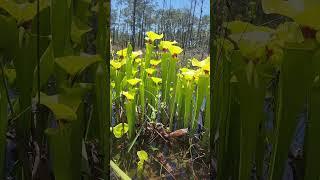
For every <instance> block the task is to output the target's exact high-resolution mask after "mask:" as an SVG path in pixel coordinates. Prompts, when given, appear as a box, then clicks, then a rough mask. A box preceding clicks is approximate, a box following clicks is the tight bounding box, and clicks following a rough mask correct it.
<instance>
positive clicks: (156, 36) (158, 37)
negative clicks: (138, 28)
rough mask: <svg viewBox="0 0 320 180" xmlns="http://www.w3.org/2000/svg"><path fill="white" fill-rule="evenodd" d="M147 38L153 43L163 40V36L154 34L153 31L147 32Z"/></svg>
mask: <svg viewBox="0 0 320 180" xmlns="http://www.w3.org/2000/svg"><path fill="white" fill-rule="evenodd" d="M147 36H148V37H146V40H147V41H149V40H150V41H151V42H154V41H155V40H157V39H162V38H163V34H157V33H155V32H153V31H148V32H147Z"/></svg>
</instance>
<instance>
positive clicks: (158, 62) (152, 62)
mask: <svg viewBox="0 0 320 180" xmlns="http://www.w3.org/2000/svg"><path fill="white" fill-rule="evenodd" d="M160 62H161V60H155V59H152V60H150V64H151V65H153V66H157V65H158V64H160Z"/></svg>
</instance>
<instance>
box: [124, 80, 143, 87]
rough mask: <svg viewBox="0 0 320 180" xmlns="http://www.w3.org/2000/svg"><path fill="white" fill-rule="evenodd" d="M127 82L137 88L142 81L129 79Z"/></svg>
mask: <svg viewBox="0 0 320 180" xmlns="http://www.w3.org/2000/svg"><path fill="white" fill-rule="evenodd" d="M127 82H128V83H129V84H131V85H132V86H135V85H137V84H138V83H139V82H141V79H139V78H134V79H128V80H127Z"/></svg>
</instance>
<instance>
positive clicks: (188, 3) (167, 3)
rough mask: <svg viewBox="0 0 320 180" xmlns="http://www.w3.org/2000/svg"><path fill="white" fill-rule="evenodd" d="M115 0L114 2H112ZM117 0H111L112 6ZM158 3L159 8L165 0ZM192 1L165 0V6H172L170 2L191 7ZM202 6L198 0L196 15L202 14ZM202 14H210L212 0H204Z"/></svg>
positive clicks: (156, 0) (173, 5) (178, 7)
mask: <svg viewBox="0 0 320 180" xmlns="http://www.w3.org/2000/svg"><path fill="white" fill-rule="evenodd" d="M112 1H113V2H112ZM116 1H117V0H111V8H115V4H116V3H114V2H116ZM154 1H155V2H156V3H157V4H158V5H159V9H160V8H162V3H163V0H154ZM191 1H192V0H165V8H166V9H169V8H170V3H171V7H172V8H174V9H180V8H187V9H190V6H191ZM200 6H201V0H197V7H196V10H195V13H196V16H199V15H200V8H201V7H200ZM202 11H203V12H202V15H208V16H209V15H210V0H203V9H202Z"/></svg>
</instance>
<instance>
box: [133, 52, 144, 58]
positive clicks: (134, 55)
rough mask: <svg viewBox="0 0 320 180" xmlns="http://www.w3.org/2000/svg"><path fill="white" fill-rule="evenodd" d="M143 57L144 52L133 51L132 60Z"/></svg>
mask: <svg viewBox="0 0 320 180" xmlns="http://www.w3.org/2000/svg"><path fill="white" fill-rule="evenodd" d="M140 55H142V51H141V50H139V51H133V52H132V59H135V58H136V57H138V56H140Z"/></svg>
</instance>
